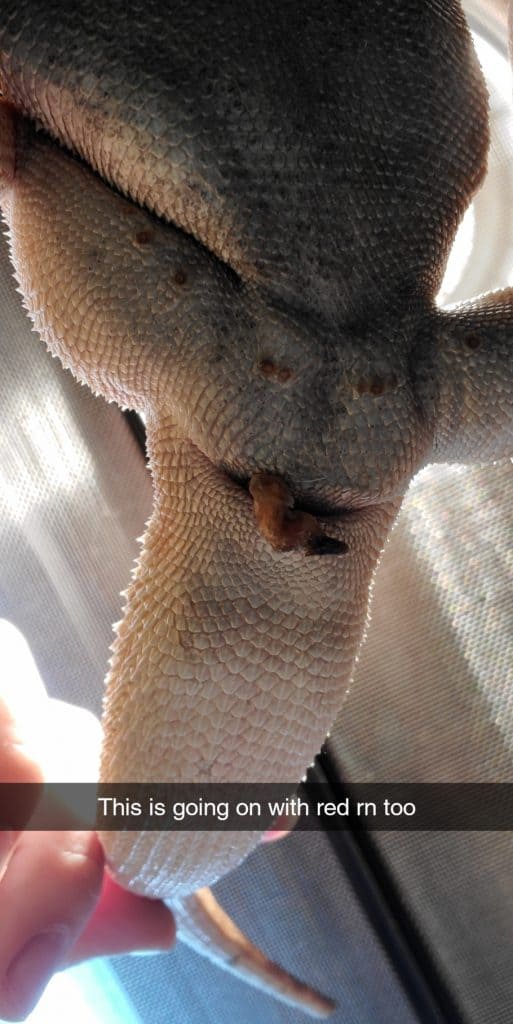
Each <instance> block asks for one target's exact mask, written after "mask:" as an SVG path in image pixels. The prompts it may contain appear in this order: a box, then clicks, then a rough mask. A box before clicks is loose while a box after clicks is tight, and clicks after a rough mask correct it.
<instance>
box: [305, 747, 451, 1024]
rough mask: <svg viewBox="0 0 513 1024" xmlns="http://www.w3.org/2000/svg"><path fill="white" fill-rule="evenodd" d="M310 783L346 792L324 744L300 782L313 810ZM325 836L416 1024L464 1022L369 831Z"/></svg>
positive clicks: (339, 793)
mask: <svg viewBox="0 0 513 1024" xmlns="http://www.w3.org/2000/svg"><path fill="white" fill-rule="evenodd" d="M309 783H310V784H313V786H315V785H319V784H323V785H324V786H329V788H330V789H331V790H332V792H333V794H334V798H335V794H336V799H337V800H340V799H341V797H343V796H347V795H348V794H349V790H348V789H346V786H345V785H344V779H343V778H341V777H340V772H339V770H338V769H337V768H336V766H335V764H334V761H333V759H332V757H331V755H330V753H329V749H327V748H326V746H324V747H323V748H322V750H321V753H320V754H319V755H318V756H317V757H316V759H315V762H314V764H313V765H312V766H311V767H310V768H309V769H308V773H307V777H306V780H305V782H304V783H303V784H302V788H303V792H304V795H305V797H306V799H308V800H309V803H310V806H311V807H312V811H314V810H315V798H314V796H313V792H312V791H311V790H310V788H309ZM325 831H326V835H327V837H328V839H329V841H330V843H331V845H332V847H333V850H334V852H335V854H336V856H337V859H338V860H339V862H340V863H341V865H342V866H343V869H344V871H345V873H346V874H347V877H348V880H349V882H350V884H351V887H352V889H353V891H354V893H355V895H356V897H357V899H358V900H359V902H360V904H361V906H362V909H363V911H364V913H365V915H366V917H367V919H368V921H369V923H370V925H371V927H372V929H373V931H374V932H375V934H376V936H377V938H378V939H379V941H380V943H381V946H382V948H383V949H384V951H385V954H386V956H387V958H388V960H389V962H390V964H391V965H392V967H393V969H394V972H395V974H396V975H397V978H398V980H399V981H400V983H401V985H402V987H403V990H404V993H405V996H406V997H407V999H408V1001H409V1003H410V1005H411V1007H412V1009H413V1010H414V1012H415V1013H416V1015H417V1017H418V1020H419V1022H421V1024H469V1022H468V1020H467V1018H465V1017H464V1016H463V1014H462V1011H461V1008H460V1007H459V1006H458V1005H457V1004H456V1002H455V1000H454V996H453V994H452V993H451V991H450V989H449V987H448V985H447V983H446V982H445V981H444V979H443V978H442V977H441V975H440V972H439V970H438V968H437V966H436V963H435V961H434V960H433V957H432V954H431V953H430V951H429V949H428V948H427V946H426V943H425V941H424V939H423V938H422V935H421V933H420V931H419V929H418V927H417V925H416V924H415V922H414V921H413V919H412V917H411V915H410V913H409V912H408V910H407V909H406V907H405V906H404V903H403V901H402V900H401V894H400V888H399V886H398V884H397V882H396V880H395V879H394V878H393V876H392V874H391V872H390V869H389V868H388V866H387V864H386V861H385V858H384V857H383V855H382V854H381V852H380V851H379V849H378V847H377V846H376V843H375V842H374V839H373V836H372V834H371V833H370V832H369V831H367V830H366V829H363V828H362V826H361V823H359V824H358V828H357V829H352V828H348V829H340V830H339V831H336V830H333V829H330V828H326V830H325Z"/></svg>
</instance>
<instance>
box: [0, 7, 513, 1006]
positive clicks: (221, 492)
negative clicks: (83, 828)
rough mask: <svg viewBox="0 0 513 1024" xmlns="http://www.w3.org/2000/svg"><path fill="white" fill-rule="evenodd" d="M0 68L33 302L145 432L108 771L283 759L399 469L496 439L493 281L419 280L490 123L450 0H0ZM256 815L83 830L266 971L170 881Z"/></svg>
mask: <svg viewBox="0 0 513 1024" xmlns="http://www.w3.org/2000/svg"><path fill="white" fill-rule="evenodd" d="M0 91H1V96H2V106H1V108H0V190H1V191H0V203H1V207H2V211H3V215H4V218H5V220H6V222H7V225H8V229H9V242H10V252H11V258H12V262H13V265H14V268H15V273H16V277H17V281H18V284H19V286H20V290H21V292H22V295H23V298H24V303H25V306H26V308H27V310H28V312H29V315H30V316H31V318H32V320H33V323H34V325H35V327H36V329H37V331H38V332H39V334H40V335H41V337H42V338H43V340H44V341H45V343H46V344H47V346H48V347H49V348H50V350H51V351H52V352H53V353H54V354H55V355H57V356H58V357H59V359H60V360H61V362H62V364H63V366H64V367H66V368H70V369H71V370H72V372H73V373H74V375H75V376H76V377H77V378H78V379H79V380H80V381H83V382H86V383H87V384H88V385H89V386H90V387H91V388H92V390H93V391H94V392H95V393H99V394H102V395H104V396H105V397H106V398H107V399H109V400H115V401H116V402H118V403H119V404H120V405H121V406H123V407H129V408H132V409H136V410H138V411H139V412H141V413H142V414H143V415H144V417H145V421H146V426H147V437H148V453H149V462H150V469H151V473H152V477H153V486H154V507H153V513H152V516H151V519H150V521H149V523H148V526H147V530H146V534H145V537H144V540H143V547H142V551H141V555H140V558H139V560H138V563H137V566H136V569H135V573H134V578H133V580H132V582H131V584H130V586H129V588H128V591H127V595H126V605H125V609H124V616H123V619H122V621H121V623H120V624H118V627H117V636H116V640H115V644H114V648H113V656H112V660H111V665H110V669H109V673H108V677H107V692H106V701H105V712H104V721H103V724H104V734H105V741H104V749H103V760H102V778H103V779H105V780H107V781H109V782H115V781H131V780H132V781H142V780H147V781H150V782H151V781H165V780H166V779H169V778H172V779H173V781H187V782H244V781H251V782H265V781H280V782H282V783H283V784H289V783H295V782H297V781H298V780H299V778H300V777H301V776H302V774H303V772H304V770H305V768H306V766H307V765H308V764H309V763H310V761H311V760H312V757H313V756H314V754H315V752H316V751H317V750H318V748H319V746H320V744H321V742H322V740H323V738H324V736H325V735H326V733H327V731H328V730H329V728H330V725H331V723H332V721H333V720H334V718H335V716H336V714H337V711H338V710H339V708H340V706H341V703H342V699H343V696H344V693H345V691H346V689H347V685H348V682H349V679H350V676H351V671H352V666H353V664H354V660H355V657H356V654H357V651H358V647H359V644H360V642H361V638H362V633H363V630H364V624H365V618H366V614H367V605H368V597H369V588H370V584H371V581H372V577H373V573H374V571H375V568H376V565H377V563H378V560H379V556H380V552H381V551H382V549H383V546H384V544H385V542H386V538H387V536H388V534H389V532H390V529H391V528H392V525H393V523H394V520H395V518H396V515H397V512H398V510H399V508H400V505H401V501H402V498H403V495H404V494H405V491H406V490H407V488H408V485H409V482H410V480H411V479H412V477H413V475H414V474H415V473H416V472H417V471H418V470H419V469H420V468H422V467H423V466H425V465H427V464H428V463H431V462H436V461H461V462H468V461H474V460H476V461H482V460H493V459H498V458H502V457H506V456H508V455H511V453H512V451H513V441H512V434H513V429H512V428H513V424H512V412H513V400H512V388H511V383H512V377H513V361H512V356H511V351H512V348H511V343H510V332H511V330H512V329H513V293H512V292H511V290H505V291H502V292H497V293H494V294H490V295H487V296H485V297H482V298H479V299H476V300H475V301H473V302H469V303H466V304H464V305H461V306H459V307H457V308H454V309H451V310H442V309H439V308H438V307H437V306H436V302H435V296H436V294H437V292H438V289H439V286H440V283H441V280H442V276H443V273H444V268H445V264H446V261H447V257H448V254H449V251H450V248H451V245H452V242H453V239H454V236H455V232H456V229H457V227H458V224H459V221H460V219H461V217H462V215H463V213H464V211H465V209H466V207H467V206H468V204H469V202H470V200H471V198H472V196H473V194H474V193H475V191H476V189H477V188H478V187H479V185H480V183H481V181H482V179H483V176H484V174H485V169H486V153H487V146H488V114H487V96H486V89H485V86H484V82H483V78H482V74H481V71H480V68H479V65H478V62H477V58H476V56H475V53H474V49H473V46H472V41H471V37H470V33H469V30H468V27H467V24H466V21H465V18H464V15H463V12H462V9H461V6H460V3H459V2H458V0H445V2H443V3H441V2H439V0H425V2H424V3H422V4H420V5H419V4H417V3H413V2H407V3H404V2H403V0H386V2H385V0H366V2H365V3H363V0H355V2H353V3H351V4H340V3H338V2H331V0H328V2H327V3H325V4H323V5H322V7H321V8H320V9H313V8H312V7H311V5H308V4H306V3H303V2H301V3H299V4H298V3H292V2H290V0H285V2H284V3H282V4H280V5H275V4H267V3H265V2H263V3H262V2H259V3H256V2H255V0H249V3H248V4H246V5H245V6H244V8H243V10H241V8H240V7H239V6H238V5H236V4H234V3H232V2H228V0H222V2H221V3H219V2H216V3H210V2H206V0H188V2H187V3H185V2H182V0H178V2H177V3H176V4H174V5H173V8H172V10H169V9H167V7H166V6H165V5H164V4H162V3H161V2H159V0H149V2H148V3H146V4H145V5H144V6H141V5H139V4H138V3H137V2H136V0H123V3H121V2H120V0H109V3H107V2H105V0H98V2H93V0H77V2H76V3H75V4H74V5H73V6H72V7H69V8H68V7H67V6H65V5H61V4H60V3H58V2H56V0H17V2H16V3H15V2H14V0H5V2H4V4H3V7H2V12H1V15H0ZM27 118H29V119H30V123H29V122H28V121H27V120H26V119H27ZM41 129H43V130H44V132H43V131H41ZM256 838H257V837H256V836H255V834H254V833H249V832H240V833H237V834H233V833H232V834H226V833H224V834H223V833H216V832H205V833H195V834H194V835H193V837H190V836H184V835H181V834H180V833H171V834H168V833H158V832H146V833H139V834H137V833H135V834H134V833H129V834H126V833H125V834H123V833H112V832H110V833H105V834H104V836H103V840H104V844H105V848H106V853H107V857H108V862H109V865H110V867H111V870H112V871H113V872H114V873H115V875H116V877H117V878H118V880H119V881H120V882H121V883H122V884H124V885H126V886H128V887H130V888H132V889H134V890H135V891H136V892H141V893H145V894H150V895H153V896H157V897H162V898H166V899H171V900H173V901H174V905H175V907H176V908H177V913H178V912H179V909H180V907H182V911H183V908H184V907H185V906H187V908H188V910H187V913H190V912H191V908H192V910H193V911H194V913H196V915H198V914H199V915H203V918H202V923H201V922H200V924H199V925H197V932H198V930H199V932H200V933H201V932H203V933H209V932H210V931H211V928H212V927H213V926H212V925H211V921H212V919H213V918H214V919H215V918H216V917H217V925H216V926H215V927H216V929H217V936H218V937H219V933H220V930H221V931H222V930H223V928H224V939H223V940H222V941H224V944H225V956H226V957H227V958H228V960H230V958H231V959H233V958H235V959H237V958H239V959H240V960H241V961H242V962H244V957H246V959H247V960H250V961H252V963H253V967H254V968H255V970H256V973H257V974H258V973H260V975H262V976H264V975H265V976H269V972H271V974H272V970H275V969H274V968H273V969H272V970H271V969H270V968H269V965H268V964H266V963H265V962H264V961H263V960H260V961H259V960H258V957H259V956H261V955H260V954H257V953H256V952H255V951H254V950H253V949H250V948H249V946H248V945H246V946H245V941H246V940H244V938H243V937H241V936H240V933H238V934H237V931H236V930H234V927H235V926H232V925H231V924H230V923H228V922H227V921H226V920H225V919H224V918H223V917H222V912H221V911H220V910H219V909H218V908H216V907H215V904H213V903H212V900H213V897H211V894H209V892H208V891H207V892H205V891H204V890H202V892H201V893H200V895H199V896H192V897H191V896H190V894H191V893H193V892H194V890H196V889H197V888H198V887H204V886H206V885H208V884H210V883H212V882H214V881H215V880H216V879H217V878H219V877H220V876H221V875H223V874H224V873H226V872H227V871H229V870H230V869H231V868H233V867H234V866H235V865H236V864H238V863H239V862H240V861H241V859H242V858H243V857H244V856H245V855H246V854H247V853H248V852H249V850H250V849H251V848H252V847H253V846H254V844H255V842H256ZM205 915H206V916H205ZM193 931H194V929H193ZM207 939H208V934H207ZM232 941H233V942H235V945H232V944H231V943H232ZM244 948H245V950H246V953H242V952H241V950H243V949H244ZM226 950H228V952H226ZM234 950H237V952H234ZM255 965H256V966H255ZM276 970H277V969H276ZM282 982H283V985H284V986H285V987H286V986H287V984H289V983H288V982H286V981H285V980H284V976H283V975H280V982H279V984H282ZM270 984H272V981H271V982H270ZM294 984H295V985H296V988H295V989H294ZM290 986H291V987H289V988H288V989H287V990H286V993H285V995H286V998H290V999H292V1000H297V1002H298V1003H299V1004H301V1003H304V1004H306V1007H307V1008H309V1009H310V1011H311V1012H313V1013H318V1014H320V1015H322V1014H326V1013H328V1012H330V1010H331V1009H332V1008H333V1007H332V1004H331V1003H330V1001H329V1000H323V998H322V997H320V996H318V995H316V994H315V993H311V992H310V991H309V990H307V989H306V987H305V986H301V985H300V983H295V982H294V981H291V982H290Z"/></svg>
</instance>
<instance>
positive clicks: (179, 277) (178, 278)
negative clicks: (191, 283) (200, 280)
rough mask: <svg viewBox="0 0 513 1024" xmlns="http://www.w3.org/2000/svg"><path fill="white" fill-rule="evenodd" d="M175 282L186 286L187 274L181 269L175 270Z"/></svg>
mask: <svg viewBox="0 0 513 1024" xmlns="http://www.w3.org/2000/svg"><path fill="white" fill-rule="evenodd" d="M173 280H174V282H175V284H180V285H181V284H186V282H187V274H186V273H185V270H182V269H181V268H179V269H178V270H175V273H174V277H173Z"/></svg>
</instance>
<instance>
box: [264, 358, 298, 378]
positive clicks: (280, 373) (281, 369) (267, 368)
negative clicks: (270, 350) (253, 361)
mask: <svg viewBox="0 0 513 1024" xmlns="http://www.w3.org/2000/svg"><path fill="white" fill-rule="evenodd" d="M258 371H259V373H261V374H262V377H266V379H267V380H275V381H277V382H278V384H286V383H287V382H288V381H289V380H291V379H292V377H293V376H294V371H293V370H291V369H290V367H289V366H279V364H278V363H275V362H274V361H273V360H272V359H267V358H265V359H261V360H260V362H259V364H258Z"/></svg>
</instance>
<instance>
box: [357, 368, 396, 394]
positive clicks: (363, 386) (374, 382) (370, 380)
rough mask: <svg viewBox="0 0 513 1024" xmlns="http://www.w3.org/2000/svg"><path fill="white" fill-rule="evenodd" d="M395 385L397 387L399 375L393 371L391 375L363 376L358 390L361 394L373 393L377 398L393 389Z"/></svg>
mask: <svg viewBox="0 0 513 1024" xmlns="http://www.w3.org/2000/svg"><path fill="white" fill-rule="evenodd" d="M395 387H397V377H396V375H395V373H392V374H390V376H389V377H362V378H361V379H360V380H359V381H358V383H357V385H356V390H357V392H358V394H359V395H373V396H374V397H375V398H379V397H380V395H384V394H385V392H387V391H391V390H393V388H395Z"/></svg>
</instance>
